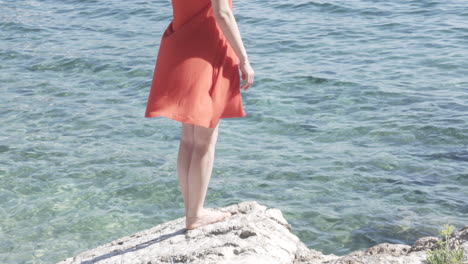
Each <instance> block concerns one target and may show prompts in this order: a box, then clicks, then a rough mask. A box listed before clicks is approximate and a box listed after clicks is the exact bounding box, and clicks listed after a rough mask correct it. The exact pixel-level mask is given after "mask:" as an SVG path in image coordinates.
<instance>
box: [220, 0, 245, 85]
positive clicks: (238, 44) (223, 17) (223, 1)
mask: <svg viewBox="0 0 468 264" xmlns="http://www.w3.org/2000/svg"><path fill="white" fill-rule="evenodd" d="M211 3H212V6H213V13H214V16H215V19H216V22H217V23H218V25H219V27H220V28H221V30H222V31H223V33H224V36H226V39H227V40H228V42H229V44H231V47H232V48H233V49H234V51H235V52H236V54H237V57H238V58H239V60H240V64H239V66H240V68H241V71H242V80H244V81H245V83H244V85H242V87H241V88H243V89H245V90H247V89H248V88H249V87H250V86H251V85H252V83H253V79H254V71H253V69H252V67H251V66H250V62H249V59H248V56H247V52H246V50H245V47H244V43H243V42H242V38H241V35H240V32H239V28H238V26H237V22H236V19H235V18H234V14H233V13H232V11H231V8H230V6H229V2H228V0H211Z"/></svg>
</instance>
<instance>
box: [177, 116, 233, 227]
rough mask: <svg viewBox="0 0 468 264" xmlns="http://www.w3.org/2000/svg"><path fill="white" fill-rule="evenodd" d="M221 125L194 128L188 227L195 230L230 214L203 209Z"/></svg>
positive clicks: (189, 178)
mask: <svg viewBox="0 0 468 264" xmlns="http://www.w3.org/2000/svg"><path fill="white" fill-rule="evenodd" d="M218 128H219V123H218V125H216V127H214V128H206V127H202V126H196V125H195V126H194V130H193V133H194V134H193V140H194V141H193V150H192V158H191V161H190V168H189V173H188V184H187V186H188V195H187V196H188V208H187V214H186V226H187V228H188V229H193V228H195V227H198V226H202V225H205V224H209V223H214V222H218V221H221V220H222V219H224V218H225V217H227V216H229V215H230V213H229V212H215V211H209V210H206V209H205V208H203V204H204V202H205V197H206V192H207V190H208V184H209V182H210V179H211V174H212V171H213V163H214V157H215V148H216V142H217V139H218Z"/></svg>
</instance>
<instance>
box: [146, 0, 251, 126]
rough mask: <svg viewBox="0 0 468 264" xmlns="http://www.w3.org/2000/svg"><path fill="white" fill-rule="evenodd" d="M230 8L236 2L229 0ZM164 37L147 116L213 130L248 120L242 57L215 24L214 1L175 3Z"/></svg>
mask: <svg viewBox="0 0 468 264" xmlns="http://www.w3.org/2000/svg"><path fill="white" fill-rule="evenodd" d="M229 4H230V7H231V10H232V0H229ZM172 8H173V19H172V21H171V23H170V24H169V25H168V27H167V28H166V30H165V31H164V34H163V35H162V37H161V44H160V47H159V52H158V55H157V58H156V65H155V68H154V73H153V79H152V84H151V89H150V92H149V96H148V102H147V106H146V113H145V117H156V116H164V117H167V118H170V119H173V120H177V121H180V122H184V123H189V124H194V125H199V126H204V127H209V128H214V127H215V126H216V125H217V123H218V121H219V119H221V118H230V117H244V116H246V113H245V111H244V109H243V105H242V97H241V93H240V73H239V59H238V57H237V55H236V53H235V52H234V50H233V49H232V47H231V46H230V45H229V42H228V41H227V39H226V37H225V35H224V34H223V32H222V30H221V28H220V27H219V25H218V24H217V22H216V20H215V17H214V14H213V8H212V5H211V0H189V1H186V0H172Z"/></svg>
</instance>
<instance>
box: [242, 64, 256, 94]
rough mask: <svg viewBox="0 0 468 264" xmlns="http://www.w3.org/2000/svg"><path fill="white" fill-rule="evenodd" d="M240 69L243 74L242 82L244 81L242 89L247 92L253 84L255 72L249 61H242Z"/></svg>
mask: <svg viewBox="0 0 468 264" xmlns="http://www.w3.org/2000/svg"><path fill="white" fill-rule="evenodd" d="M239 67H240V70H241V72H242V80H243V81H244V84H243V85H242V86H241V89H244V90H247V89H249V87H250V86H251V85H252V84H253V81H254V75H255V72H254V70H253V69H252V66H250V62H249V61H248V60H245V61H243V62H242V61H241V62H240V64H239Z"/></svg>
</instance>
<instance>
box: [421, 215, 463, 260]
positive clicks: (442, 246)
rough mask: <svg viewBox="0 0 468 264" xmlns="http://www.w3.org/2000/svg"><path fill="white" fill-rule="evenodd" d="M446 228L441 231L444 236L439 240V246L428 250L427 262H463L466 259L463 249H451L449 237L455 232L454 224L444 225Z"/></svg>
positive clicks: (440, 233)
mask: <svg viewBox="0 0 468 264" xmlns="http://www.w3.org/2000/svg"><path fill="white" fill-rule="evenodd" d="M443 227H444V229H442V230H441V231H440V232H439V235H441V236H443V238H442V240H440V241H438V242H437V243H438V244H439V247H438V248H437V249H435V250H428V251H427V258H426V263H427V264H462V261H463V259H464V257H465V256H464V254H463V249H462V248H457V249H453V250H452V249H450V245H449V240H448V238H449V237H450V235H451V234H452V232H453V228H454V227H453V226H452V225H447V224H445V225H443Z"/></svg>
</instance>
